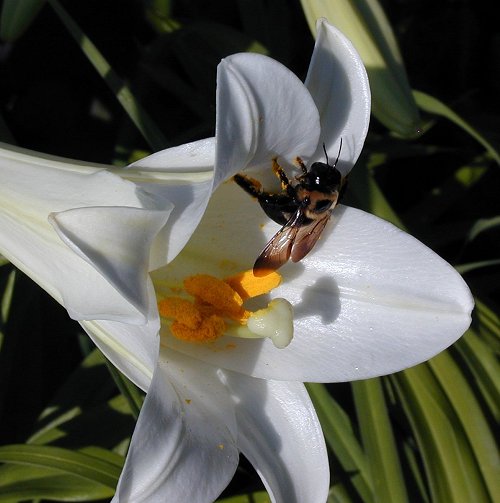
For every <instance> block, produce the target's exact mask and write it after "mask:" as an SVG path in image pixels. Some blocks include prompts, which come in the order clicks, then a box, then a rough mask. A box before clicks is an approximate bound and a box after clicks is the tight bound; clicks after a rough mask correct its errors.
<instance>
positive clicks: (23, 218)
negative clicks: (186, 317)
mask: <svg viewBox="0 0 500 503" xmlns="http://www.w3.org/2000/svg"><path fill="white" fill-rule="evenodd" d="M0 168H1V169H0V201H1V204H0V236H1V242H2V253H3V255H4V256H5V257H6V258H8V259H9V260H10V261H12V263H14V264H15V265H16V266H17V267H19V268H20V269H21V270H22V271H24V272H25V273H26V274H28V275H29V276H30V277H31V278H33V279H34V280H35V281H36V282H37V283H38V284H39V285H40V286H41V287H42V288H44V289H45V290H46V291H47V292H49V293H50V294H51V295H52V296H53V297H54V298H55V299H56V300H57V301H58V302H60V303H64V302H65V301H66V300H67V299H69V300H71V303H70V302H68V304H67V305H66V306H65V307H66V308H67V309H68V310H69V311H70V312H71V313H72V315H74V316H75V317H76V318H78V319H95V318H96V319H106V318H108V317H110V318H111V319H115V320H118V319H122V320H126V321H128V322H132V323H145V312H144V310H143V311H142V312H141V311H140V310H138V308H137V303H135V305H134V303H131V302H130V301H129V300H128V299H126V298H124V297H123V295H122V293H121V292H119V291H118V290H117V289H116V288H115V286H114V285H113V284H112V283H111V282H110V281H108V279H107V278H106V277H104V276H103V275H102V274H101V273H102V272H103V269H102V268H101V270H100V271H98V270H97V269H96V268H94V267H93V266H91V265H90V264H89V262H88V261H86V260H83V259H82V258H81V257H79V256H78V255H76V254H75V253H74V252H73V251H72V250H71V249H70V248H69V247H68V246H66V244H65V243H64V242H63V241H62V240H61V239H60V237H59V236H58V234H57V233H56V231H55V229H54V228H53V227H52V226H51V224H50V223H49V221H48V217H49V215H50V214H55V213H61V212H65V211H66V210H70V209H73V208H90V207H96V206H106V207H112V206H119V207H129V208H142V209H148V210H154V211H159V212H164V217H162V218H164V220H165V219H166V218H167V217H168V213H169V211H170V209H171V204H170V203H169V202H168V201H166V200H165V199H164V198H158V197H153V196H152V195H151V194H148V193H146V192H144V191H142V190H141V189H140V188H138V187H137V186H136V185H135V184H133V183H131V182H129V181H126V180H123V179H121V178H120V177H118V176H116V175H113V174H112V173H110V172H108V171H104V170H102V169H101V168H98V167H91V166H89V165H85V166H79V165H77V164H75V165H73V164H71V163H69V162H68V163H67V164H65V163H63V162H61V161H58V160H54V159H45V158H38V157H37V156H34V155H29V154H27V153H26V152H22V153H18V152H16V151H11V150H7V149H0ZM89 211H91V210H89ZM149 223H151V224H152V228H151V229H149V230H147V231H146V232H147V234H149V235H152V234H154V233H155V232H157V230H158V225H157V224H158V222H149ZM136 230H137V229H136ZM87 231H88V232H90V233H91V232H92V229H90V228H89V229H87ZM140 234H141V235H144V231H142V230H140ZM96 239H103V241H104V240H105V238H104V237H103V236H102V235H97V236H96ZM41 251H43V253H42V252H41Z"/></svg>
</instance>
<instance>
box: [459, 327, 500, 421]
mask: <svg viewBox="0 0 500 503" xmlns="http://www.w3.org/2000/svg"><path fill="white" fill-rule="evenodd" d="M454 349H455V350H457V351H458V353H459V354H460V356H461V358H462V360H463V361H464V362H465V364H466V365H467V368H468V370H469V371H470V372H471V374H472V376H473V377H474V379H473V382H474V383H475V384H477V387H478V389H479V391H478V393H480V396H481V397H482V398H483V400H484V402H485V403H486V405H487V407H488V410H489V413H490V414H491V416H492V418H493V419H494V421H496V422H497V423H498V422H499V421H500V365H499V363H498V359H497V358H496V357H495V355H494V354H493V352H492V351H491V349H490V348H489V347H488V346H487V345H486V344H485V343H484V342H483V340H482V339H481V338H480V337H479V335H478V334H477V332H476V331H475V330H472V329H469V330H468V331H467V333H466V334H465V335H464V336H463V337H462V338H461V339H460V340H459V341H458V342H457V343H456V344H455V346H454Z"/></svg>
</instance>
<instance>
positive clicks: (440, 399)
mask: <svg viewBox="0 0 500 503" xmlns="http://www.w3.org/2000/svg"><path fill="white" fill-rule="evenodd" d="M392 380H393V382H394V384H395V388H396V390H397V392H398V396H399V399H400V401H401V403H402V405H403V409H404V411H405V414H406V417H407V418H408V421H409V423H410V425H411V428H412V431H413V434H414V435H415V438H416V440H417V444H418V447H419V449H420V454H421V456H422V462H423V464H424V467H425V471H426V475H427V480H428V485H429V489H430V492H431V501H453V503H470V502H471V501H474V503H483V502H484V503H489V501H490V500H489V497H488V495H487V490H486V488H485V486H484V483H483V479H482V476H481V474H480V473H479V471H478V467H477V464H476V462H475V458H474V454H473V452H472V451H471V449H470V445H469V443H468V440H467V438H466V436H465V434H464V431H463V429H462V427H461V424H460V421H459V419H458V418H457V416H456V414H455V411H454V410H453V408H452V407H451V405H450V402H449V400H448V398H447V396H446V394H445V393H443V390H442V389H441V387H440V385H439V382H438V381H437V380H436V378H435V377H434V375H433V374H432V372H431V371H430V369H429V367H428V366H427V365H426V364H422V365H419V366H417V367H414V368H412V369H409V370H406V371H404V372H400V373H398V374H396V375H394V376H393V377H392Z"/></svg>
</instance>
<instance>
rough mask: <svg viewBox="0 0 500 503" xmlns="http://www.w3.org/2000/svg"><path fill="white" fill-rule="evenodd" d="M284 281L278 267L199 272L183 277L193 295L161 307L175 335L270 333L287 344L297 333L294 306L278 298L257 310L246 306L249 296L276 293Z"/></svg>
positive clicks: (202, 338) (205, 339)
mask: <svg viewBox="0 0 500 503" xmlns="http://www.w3.org/2000/svg"><path fill="white" fill-rule="evenodd" d="M280 283H281V276H280V275H279V274H278V273H277V272H272V273H271V274H268V275H266V276H262V277H259V276H255V275H254V274H253V271H251V270H250V271H244V272H241V273H238V274H235V275H233V276H230V277H227V278H224V279H219V278H216V277H215V276H211V275H209V274H197V275H194V276H189V277H187V278H185V279H184V281H183V287H184V288H183V290H184V292H185V294H187V295H182V296H171V297H170V296H169V297H165V298H163V299H161V300H160V301H159V302H158V309H159V312H160V316H161V317H162V318H163V319H164V320H166V322H167V325H168V326H169V329H170V332H171V334H172V335H173V336H174V337H176V338H178V339H180V340H182V341H185V342H189V343H198V344H204V343H210V342H214V341H216V340H217V339H219V338H220V337H222V336H223V335H229V336H232V337H241V338H269V339H271V341H272V342H273V344H274V345H275V346H276V347H277V348H284V347H286V346H288V344H289V343H290V342H291V340H292V338H293V308H292V305H291V304H290V303H289V302H288V301H287V300H285V299H274V300H272V301H271V302H269V304H268V305H267V307H264V308H262V309H258V310H257V311H250V310H248V309H247V308H246V307H245V301H247V300H248V299H252V298H255V297H258V296H260V295H264V294H267V293H269V292H271V290H273V289H274V288H276V287H277V286H278V285H279V284H280ZM188 296H189V297H188Z"/></svg>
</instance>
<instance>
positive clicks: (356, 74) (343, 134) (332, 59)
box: [305, 18, 371, 175]
mask: <svg viewBox="0 0 500 503" xmlns="http://www.w3.org/2000/svg"><path fill="white" fill-rule="evenodd" d="M316 29H317V39H316V45H315V46H314V52H313V55H312V58H311V63H310V66H309V71H308V73H307V78H306V81H305V85H306V87H307V88H308V89H309V92H310V93H311V95H312V97H313V98H314V101H315V103H316V106H317V107H318V110H319V112H320V120H321V138H320V143H319V145H318V148H317V150H316V152H315V154H314V156H313V160H315V161H321V160H323V159H324V153H323V142H324V143H325V146H326V150H327V152H328V155H329V157H330V159H335V158H336V157H337V154H338V152H339V148H340V139H342V149H341V151H340V158H339V162H338V165H337V168H338V169H339V170H340V171H341V173H342V174H343V175H346V174H347V173H348V172H349V171H350V170H351V168H352V167H353V166H354V164H355V163H356V160H357V159H358V157H359V155H360V153H361V150H362V148H363V144H364V142H365V138H366V134H367V132H368V126H369V123H370V107H371V95H370V86H369V82H368V75H367V73H366V69H365V67H364V65H363V62H362V60H361V57H360V56H359V54H358V52H357V51H356V49H355V48H354V46H353V45H352V44H351V42H350V41H349V40H348V39H347V38H346V37H345V36H344V35H343V34H342V33H341V32H340V31H339V30H338V29H337V28H335V27H334V26H332V25H331V24H329V23H328V22H327V20H326V19H324V18H322V19H319V20H318V21H317V24H316Z"/></svg>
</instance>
